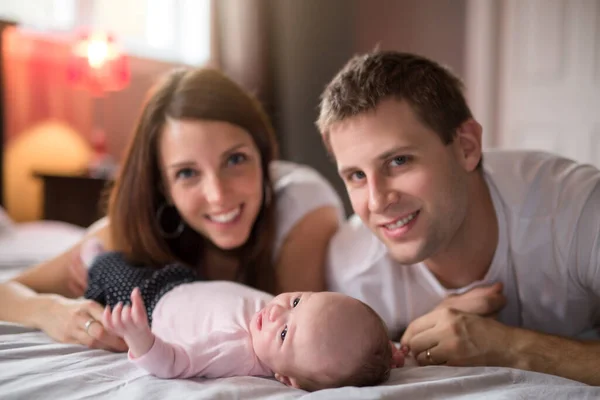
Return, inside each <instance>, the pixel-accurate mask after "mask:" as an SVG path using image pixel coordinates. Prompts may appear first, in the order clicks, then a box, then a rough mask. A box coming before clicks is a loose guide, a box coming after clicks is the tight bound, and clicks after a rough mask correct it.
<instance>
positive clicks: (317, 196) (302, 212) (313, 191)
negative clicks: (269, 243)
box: [273, 166, 344, 258]
mask: <svg viewBox="0 0 600 400" xmlns="http://www.w3.org/2000/svg"><path fill="white" fill-rule="evenodd" d="M275 195H276V197H277V230H276V236H275V246H274V251H273V256H274V257H275V258H277V257H278V255H279V251H280V250H281V246H282V245H283V242H284V241H285V239H286V238H287V236H288V235H289V233H290V231H291V230H292V229H293V228H294V226H295V225H296V224H297V223H298V222H300V221H301V220H302V218H303V217H305V216H306V215H307V214H309V213H310V212H312V211H314V210H316V209H318V208H321V207H325V206H332V207H335V208H336V209H337V210H338V216H339V219H340V221H342V220H343V219H344V207H343V204H342V201H341V199H340V197H339V195H338V194H337V192H336V191H335V189H334V188H333V186H331V184H330V183H329V182H328V181H327V180H326V179H325V178H324V177H323V176H322V175H320V174H319V173H318V172H317V171H315V170H314V169H312V168H309V167H306V166H296V167H295V168H294V169H293V170H292V171H291V172H288V173H287V174H285V175H284V176H282V177H280V178H279V179H277V181H276V182H275Z"/></svg>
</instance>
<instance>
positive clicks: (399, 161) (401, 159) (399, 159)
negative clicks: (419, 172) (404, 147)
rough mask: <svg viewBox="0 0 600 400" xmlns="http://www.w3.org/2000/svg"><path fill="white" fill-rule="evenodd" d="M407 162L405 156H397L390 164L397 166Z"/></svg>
mask: <svg viewBox="0 0 600 400" xmlns="http://www.w3.org/2000/svg"><path fill="white" fill-rule="evenodd" d="M407 162H408V157H407V156H398V157H396V158H394V159H393V160H392V161H391V164H392V166H394V167H397V166H399V165H403V164H406V163H407Z"/></svg>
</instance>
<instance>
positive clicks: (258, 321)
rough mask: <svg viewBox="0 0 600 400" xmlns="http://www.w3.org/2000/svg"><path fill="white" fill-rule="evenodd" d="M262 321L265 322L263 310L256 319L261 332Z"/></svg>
mask: <svg viewBox="0 0 600 400" xmlns="http://www.w3.org/2000/svg"><path fill="white" fill-rule="evenodd" d="M262 320H263V310H260V311H259V312H258V317H257V318H256V326H257V327H258V330H259V331H260V330H261V329H262Z"/></svg>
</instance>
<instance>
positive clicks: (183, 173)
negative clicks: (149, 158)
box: [175, 168, 196, 179]
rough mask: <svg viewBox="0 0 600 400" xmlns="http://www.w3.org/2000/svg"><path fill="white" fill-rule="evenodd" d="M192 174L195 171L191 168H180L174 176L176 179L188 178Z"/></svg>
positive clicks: (193, 174) (194, 174)
mask: <svg viewBox="0 0 600 400" xmlns="http://www.w3.org/2000/svg"><path fill="white" fill-rule="evenodd" d="M193 176H196V171H194V170H193V169H191V168H182V169H180V170H179V171H177V173H176V174H175V178H177V179H188V178H191V177H193Z"/></svg>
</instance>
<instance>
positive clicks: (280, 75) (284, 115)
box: [270, 0, 467, 212]
mask: <svg viewBox="0 0 600 400" xmlns="http://www.w3.org/2000/svg"><path fill="white" fill-rule="evenodd" d="M270 6H271V8H270V9H271V18H272V22H271V26H272V32H271V36H270V37H271V41H272V46H271V52H272V61H273V65H274V76H273V79H274V88H275V102H274V104H275V111H274V121H275V125H276V128H277V131H278V133H279V135H280V139H281V147H282V155H283V157H284V158H287V159H291V160H294V161H298V162H303V163H307V164H310V165H312V166H314V167H316V168H317V169H318V170H319V171H321V172H322V173H323V174H324V175H325V177H327V178H328V179H329V180H330V181H331V182H332V183H333V184H334V186H335V187H336V189H337V190H338V192H339V193H340V196H342V198H343V199H344V202H345V204H346V210H347V211H348V212H350V210H351V207H350V204H349V201H348V200H347V196H346V193H345V189H344V186H343V183H342V181H341V179H340V178H339V177H338V175H337V171H336V168H335V165H334V164H333V162H332V161H331V160H330V159H329V157H328V155H327V154H326V152H325V150H324V148H323V146H322V144H321V139H320V137H319V134H318V131H317V129H316V128H315V125H314V121H315V120H316V118H317V115H318V102H319V96H320V94H321V92H322V90H323V89H324V87H325V85H326V84H327V82H329V80H330V79H331V78H333V76H334V75H335V73H336V72H337V71H338V70H339V69H340V68H341V67H342V66H343V65H344V63H345V62H346V61H347V60H348V59H349V58H350V57H352V56H353V55H354V54H356V53H362V52H366V51H369V50H372V49H373V48H375V46H377V45H379V47H380V48H382V49H393V50H399V51H410V52H415V53H419V54H422V55H425V56H428V57H431V58H433V59H435V60H437V61H439V62H442V63H444V64H447V65H448V66H450V67H451V68H452V69H453V70H454V71H455V72H456V73H458V74H459V75H464V73H465V25H466V19H467V0H401V1H398V0H328V1H320V0H302V1H295V0H272V1H271V2H270Z"/></svg>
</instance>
